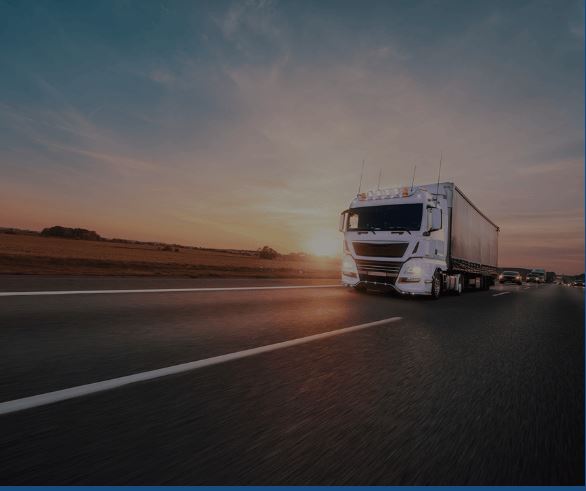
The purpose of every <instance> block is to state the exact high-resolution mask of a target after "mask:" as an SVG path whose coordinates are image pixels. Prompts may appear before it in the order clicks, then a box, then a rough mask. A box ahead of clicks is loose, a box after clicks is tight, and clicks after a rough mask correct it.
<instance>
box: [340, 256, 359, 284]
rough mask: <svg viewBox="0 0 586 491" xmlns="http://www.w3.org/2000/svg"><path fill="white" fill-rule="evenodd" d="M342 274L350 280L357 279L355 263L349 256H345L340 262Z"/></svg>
mask: <svg viewBox="0 0 586 491" xmlns="http://www.w3.org/2000/svg"><path fill="white" fill-rule="evenodd" d="M342 274H343V275H345V276H350V277H352V278H358V268H357V267H356V263H355V262H354V259H352V256H350V254H346V255H345V256H344V259H343V261H342Z"/></svg>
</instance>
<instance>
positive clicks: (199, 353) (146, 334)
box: [0, 278, 584, 484]
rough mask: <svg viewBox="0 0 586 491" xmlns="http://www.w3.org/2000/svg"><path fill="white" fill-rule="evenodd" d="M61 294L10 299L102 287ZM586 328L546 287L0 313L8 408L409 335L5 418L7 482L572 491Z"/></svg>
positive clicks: (35, 301) (257, 295) (16, 303)
mask: <svg viewBox="0 0 586 491" xmlns="http://www.w3.org/2000/svg"><path fill="white" fill-rule="evenodd" d="M65 281H68V282H69V284H68V285H64V284H63V280H61V279H56V280H55V281H54V282H51V281H50V279H49V280H48V279H45V280H42V281H41V282H40V283H35V279H33V278H25V279H23V282H24V283H26V284H21V285H19V279H18V278H11V279H10V282H11V284H9V285H6V283H5V284H4V285H3V287H2V290H3V291H14V290H28V291H31V290H37V289H38V290H41V288H40V287H41V286H42V290H46V289H51V288H53V289H70V288H76V289H95V288H96V284H95V280H94V282H93V283H92V281H88V282H85V281H84V280H83V279H76V280H65ZM101 281H102V286H103V287H104V288H135V287H137V288H140V285H145V284H146V283H147V282H148V285H147V286H146V287H170V288H176V287H178V286H177V285H178V283H177V282H175V283H174V282H173V281H170V282H169V281H168V282H164V283H157V282H153V280H145V283H141V280H140V279H135V280H129V282H125V281H124V279H117V280H115V283H116V284H115V286H112V283H109V284H108V282H107V281H104V280H101ZM179 283H180V284H181V285H182V286H179V287H180V288H189V287H201V286H205V285H206V284H209V285H210V286H212V287H217V286H218V285H219V284H225V285H228V284H229V285H231V286H234V282H222V281H219V280H216V281H213V282H209V283H207V282H205V281H202V280H185V281H180V282H179ZM289 283H291V284H292V282H289ZM317 283H320V282H317ZM237 284H238V286H241V287H246V286H247V285H258V284H262V285H265V286H268V285H270V284H275V285H278V286H282V285H283V284H284V282H282V281H279V282H274V283H272V282H270V281H268V282H267V281H262V282H259V281H256V280H254V281H252V280H238V281H237ZM322 284H323V283H322ZM137 285H138V286H137ZM169 285H173V286H169ZM19 287H20V288H19ZM504 292H510V293H507V294H506V295H499V296H495V295H497V294H498V293H504ZM583 309H584V303H583V291H581V290H577V289H572V288H566V287H561V286H555V285H545V286H537V285H533V286H531V287H530V288H527V287H526V286H523V287H517V286H503V287H501V286H497V287H495V288H494V289H492V290H491V291H488V292H478V293H472V294H466V295H463V296H462V297H445V298H442V299H441V300H440V301H438V302H433V301H429V300H421V299H399V298H393V297H389V296H382V295H361V294H357V293H353V292H349V291H346V290H345V289H343V288H319V289H295V290H264V291H263V290H249V291H246V290H242V291H238V292H192V293H188V292H183V293H160V294H159V293H148V294H115V295H75V296H58V297H52V296H42V295H41V296H32V297H6V298H1V297H0V360H1V361H0V363H1V366H0V368H1V371H0V394H1V399H0V402H2V401H10V400H13V399H17V398H20V397H26V396H30V395H35V394H42V393H45V392H49V391H54V390H59V389H63V388H67V387H73V386H76V385H80V384H87V383H91V382H97V381H101V380H106V379H109V378H113V377H122V376H125V375H129V374H133V373H139V372H143V371H146V370H153V369H156V368H162V367H167V366H171V365H176V364H179V363H185V362H189V361H195V360H200V359H203V358H208V357H210V356H218V355H222V354H226V353H233V352H238V351H241V350H245V349H250V348H254V347H257V346H263V345H267V344H271V343H278V342H282V341H286V340H290V339H296V338H299V337H303V336H310V335H314V334H318V333H323V332H327V331H332V330H336V329H341V328H345V327H348V326H353V325H357V324H361V323H365V322H372V321H376V320H380V319H385V318H389V317H401V318H402V320H400V321H399V322H395V323H392V324H388V325H384V326H378V327H373V328H368V329H365V330H362V331H358V332H353V333H347V334H342V335H340V336H336V337H333V338H328V339H322V340H317V341H313V342H311V343H307V344H304V345H300V346H294V347H289V348H285V349H281V350H278V351H274V352H271V353H265V354H261V355H257V356H253V357H249V358H246V359H242V360H235V361H232V362H229V363H225V364H222V365H216V366H211V367H207V368H202V369H199V370H195V371H192V372H187V373H183V374H180V375H173V376H169V377H163V378H159V379H157V380H151V381H148V382H143V383H138V384H135V385H130V386H126V387H122V388H119V389H115V390H112V391H108V392H102V393H97V394H93V395H89V396H85V397H81V398H77V399H73V400H69V401H64V402H59V403H56V404H53V405H47V406H44V407H39V408H34V409H30V410H26V411H22V412H17V413H14V414H8V415H4V416H0V448H1V449H2V450H1V451H2V458H1V459H0V483H1V484H238V483H241V484H300V483H303V484H579V483H583V476H584V466H583V459H584V450H583V435H584V421H583V417H584V405H583V400H584V398H583V385H584V342H583V341H584V340H583V312H584V311H583Z"/></svg>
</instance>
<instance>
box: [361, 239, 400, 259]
mask: <svg viewBox="0 0 586 491" xmlns="http://www.w3.org/2000/svg"><path fill="white" fill-rule="evenodd" d="M352 245H353V246H354V252H355V253H356V255H357V256H366V257H369V256H370V257H403V254H405V251H406V250H407V246H408V245H409V243H408V242H391V243H390V244H376V243H373V242H353V243H352Z"/></svg>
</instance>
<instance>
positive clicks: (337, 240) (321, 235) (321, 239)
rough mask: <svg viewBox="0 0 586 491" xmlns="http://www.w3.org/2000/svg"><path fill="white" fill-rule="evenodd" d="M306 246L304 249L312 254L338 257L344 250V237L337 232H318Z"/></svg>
mask: <svg viewBox="0 0 586 491" xmlns="http://www.w3.org/2000/svg"><path fill="white" fill-rule="evenodd" d="M304 245H305V247H304V249H305V250H306V251H307V252H309V253H310V254H315V255H316V256H337V255H338V254H340V252H341V250H342V235H341V234H338V233H336V232H331V233H329V232H325V231H321V232H317V233H316V234H315V235H313V236H312V237H311V238H310V239H309V240H307V241H306V242H305V244H304Z"/></svg>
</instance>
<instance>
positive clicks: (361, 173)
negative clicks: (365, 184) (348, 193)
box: [358, 159, 364, 194]
mask: <svg viewBox="0 0 586 491" xmlns="http://www.w3.org/2000/svg"><path fill="white" fill-rule="evenodd" d="M363 174H364V159H362V170H361V171H360V182H359V183H358V194H360V190H361V189H362V175H363Z"/></svg>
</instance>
